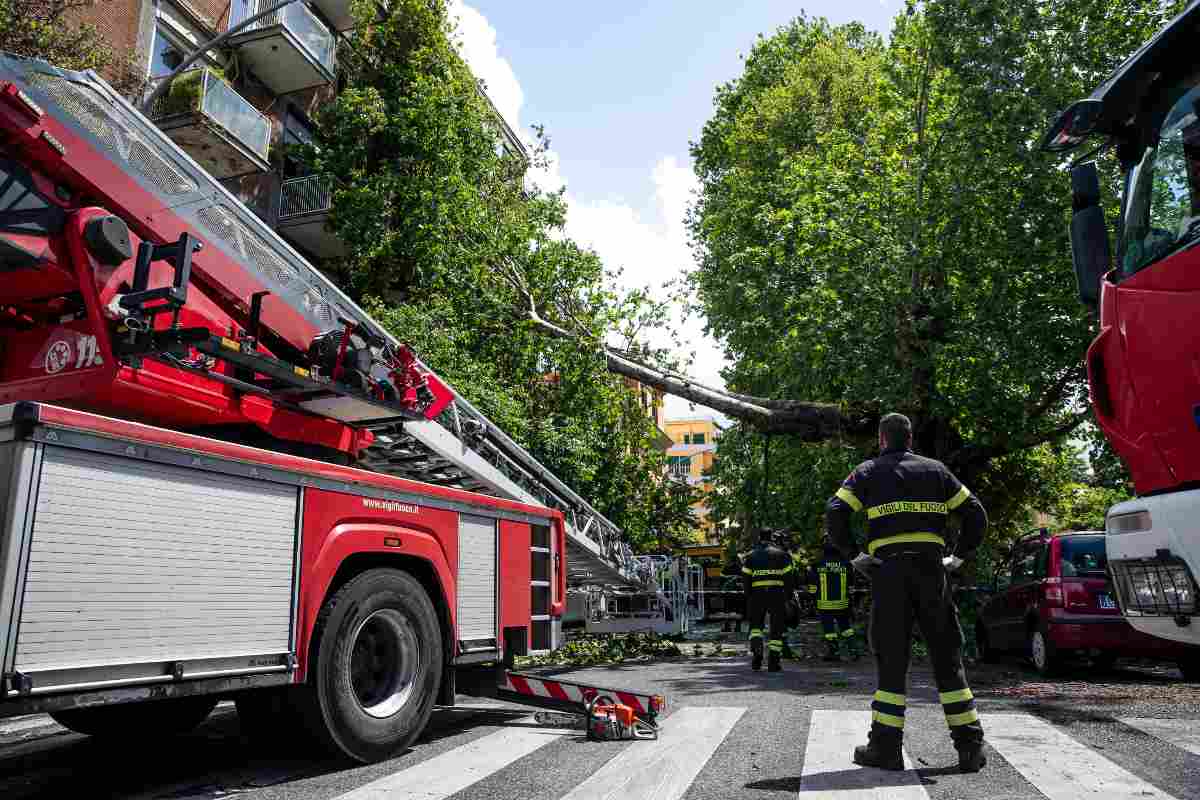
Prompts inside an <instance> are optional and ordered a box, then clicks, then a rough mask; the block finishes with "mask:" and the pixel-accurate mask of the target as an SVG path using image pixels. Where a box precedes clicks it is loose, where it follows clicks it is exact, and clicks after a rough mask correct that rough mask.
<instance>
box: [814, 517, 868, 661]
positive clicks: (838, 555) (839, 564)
mask: <svg viewBox="0 0 1200 800" xmlns="http://www.w3.org/2000/svg"><path fill="white" fill-rule="evenodd" d="M823 545H824V547H823V551H822V554H821V560H820V561H818V562H817V564H816V565H815V566H814V567H813V569H812V575H813V577H812V579H811V580H812V582H813V583H814V584H816V586H817V616H818V617H819V618H820V620H821V630H822V631H823V633H824V637H825V660H826V661H837V660H838V659H839V658H840V654H839V644H841V643H845V644H846V646H847V648H846V649H847V652H848V653H849V654H850V655H853V656H854V657H856V658H857V652H855V650H854V648H853V642H854V634H855V631H854V624H853V621H852V620H851V618H850V562H849V561H848V560H847V559H846V557H845V556H843V555H842V552H841V551H840V550H838V549H837V548H836V547H834V546H833V542H831V541H829V539H828V537H826V539H825V542H824V543H823Z"/></svg>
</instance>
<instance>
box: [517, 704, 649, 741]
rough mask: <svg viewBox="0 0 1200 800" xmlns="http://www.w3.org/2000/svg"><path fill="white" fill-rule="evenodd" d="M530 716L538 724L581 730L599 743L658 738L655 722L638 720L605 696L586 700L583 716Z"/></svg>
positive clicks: (548, 713) (545, 713) (557, 713)
mask: <svg viewBox="0 0 1200 800" xmlns="http://www.w3.org/2000/svg"><path fill="white" fill-rule="evenodd" d="M533 717H534V719H535V720H536V721H537V722H538V724H540V725H554V726H557V727H562V728H583V729H584V730H586V731H587V738H588V739H591V740H593V741H598V742H615V741H621V740H625V739H657V738H658V724H657V723H656V722H654V721H653V720H652V719H644V718H642V717H639V716H638V715H637V713H636V712H635V711H634V710H633V708H631V707H630V706H627V705H624V704H622V703H614V702H613V701H612V699H611V698H610V697H608V696H606V695H596V696H594V697H592V698H591V699H590V700H588V701H587V702H586V703H585V704H584V706H583V716H580V715H579V713H578V712H575V713H569V712H561V711H541V712H538V713H537V714H534V715H533Z"/></svg>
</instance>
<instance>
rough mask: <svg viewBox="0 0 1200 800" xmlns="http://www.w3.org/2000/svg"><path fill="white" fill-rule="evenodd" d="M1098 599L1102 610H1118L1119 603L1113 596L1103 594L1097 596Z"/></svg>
mask: <svg viewBox="0 0 1200 800" xmlns="http://www.w3.org/2000/svg"><path fill="white" fill-rule="evenodd" d="M1097 597H1098V598H1099V600H1100V607H1101V608H1116V607H1117V601H1116V600H1113V597H1112V595H1111V594H1101V595H1097Z"/></svg>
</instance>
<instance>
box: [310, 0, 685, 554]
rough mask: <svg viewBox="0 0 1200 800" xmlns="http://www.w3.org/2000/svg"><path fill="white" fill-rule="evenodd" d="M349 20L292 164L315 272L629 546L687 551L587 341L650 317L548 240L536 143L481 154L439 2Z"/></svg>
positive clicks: (625, 397)
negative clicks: (328, 201)
mask: <svg viewBox="0 0 1200 800" xmlns="http://www.w3.org/2000/svg"><path fill="white" fill-rule="evenodd" d="M359 11H360V12H361V13H362V14H365V15H367V16H365V17H363V18H362V19H363V22H364V24H362V25H360V26H359V27H358V28H357V29H356V31H355V45H354V47H353V48H346V49H345V50H346V51H347V52H346V56H345V58H342V57H341V55H340V54H339V60H340V65H339V68H340V69H341V70H342V71H343V73H344V76H345V77H344V80H345V87H344V88H343V90H342V91H341V92H340V93H339V95H338V97H337V99H336V100H335V101H333V102H332V103H331V104H330V105H329V106H328V107H327V108H326V109H325V111H324V114H323V116H322V117H321V119H320V120H319V126H318V128H319V130H318V134H317V138H316V141H315V142H314V146H313V147H311V148H309V149H308V151H307V153H306V154H305V155H306V158H307V160H308V161H309V162H310V164H311V166H312V168H313V169H314V170H316V171H319V172H322V173H324V174H327V175H330V176H333V178H334V190H333V215H332V225H333V229H334V231H335V232H336V233H337V234H338V236H339V237H340V238H341V239H342V241H343V242H345V244H346V245H347V249H348V252H349V255H348V256H347V258H345V259H344V260H342V261H340V262H339V263H335V264H333V265H330V266H331V272H332V273H333V275H334V276H335V278H336V279H337V280H338V281H339V282H340V283H341V284H342V285H343V287H345V288H346V289H347V290H348V291H349V292H350V293H351V294H352V295H353V296H355V297H356V298H357V299H359V300H361V301H363V302H365V303H366V304H367V307H368V308H369V310H370V311H371V312H372V313H373V314H374V315H375V316H376V317H377V318H378V319H379V320H380V322H381V323H383V324H384V325H386V326H387V327H388V328H389V329H390V330H391V331H392V332H393V333H394V334H395V335H396V336H397V337H399V338H400V339H402V340H405V341H408V342H410V343H412V344H413V345H414V347H415V348H416V350H417V352H419V353H420V354H421V356H422V359H423V360H424V361H425V362H426V363H428V364H429V365H430V367H432V368H433V369H434V370H435V371H436V372H438V374H439V375H441V376H442V377H444V378H445V379H447V380H448V381H449V382H450V383H451V384H453V385H454V386H455V388H456V389H458V391H459V392H461V393H462V394H463V395H464V396H465V397H467V398H468V399H470V401H471V402H472V403H473V404H475V405H476V406H477V407H479V408H480V409H481V410H482V411H483V412H484V413H485V414H487V415H488V416H489V417H490V418H491V419H492V420H493V421H494V422H495V423H496V424H497V425H499V426H500V427H501V428H502V429H503V430H504V431H505V432H506V433H507V434H508V435H509V436H511V437H512V438H513V439H514V440H516V441H517V442H518V443H519V444H521V445H522V446H524V447H525V448H527V449H528V450H529V451H530V452H531V453H532V454H533V455H534V456H535V457H536V458H538V459H539V460H540V461H542V462H543V463H544V464H545V465H546V466H547V467H549V468H550V469H551V470H552V471H553V472H554V473H555V474H556V475H557V476H558V477H559V478H560V479H562V480H563V481H565V482H566V483H567V484H568V485H570V486H572V488H574V489H575V490H576V491H578V492H579V493H580V494H582V495H583V496H584V497H586V498H587V499H588V501H589V502H591V503H592V504H593V505H594V506H595V507H596V508H597V509H598V510H600V511H601V512H602V513H603V514H605V516H607V517H608V518H609V519H611V520H612V521H613V522H615V523H616V524H617V525H619V526H621V527H622V528H623V529H624V530H625V531H626V533H627V534H628V535H629V537H630V540H631V542H632V543H633V545H634V546H635V548H637V549H640V550H644V549H647V548H649V549H658V548H661V547H667V546H671V545H673V544H677V543H680V542H684V541H690V540H691V539H692V538H694V535H695V524H694V521H693V518H692V515H691V513H690V511H689V508H688V506H689V505H690V503H691V502H692V501H693V499H694V497H693V494H692V490H691V489H690V488H689V487H687V486H686V485H683V484H679V483H676V482H674V481H669V480H667V479H666V468H665V467H666V465H665V458H664V455H663V453H662V452H661V451H660V450H659V446H658V443H659V441H660V437H661V434H660V432H659V431H657V429H656V427H655V425H654V423H653V421H652V420H651V418H650V417H649V416H648V414H647V411H646V409H644V408H642V407H641V406H640V405H639V401H638V399H637V397H638V396H637V394H636V393H635V392H634V391H632V390H631V387H630V385H629V384H628V383H627V382H626V380H625V379H623V378H621V377H619V376H616V375H613V374H611V373H609V372H608V370H607V361H606V358H605V355H604V353H603V351H602V349H601V347H600V344H599V343H602V342H604V341H606V340H607V339H608V338H609V337H610V332H611V331H621V330H626V331H632V330H635V329H637V327H638V320H639V318H640V317H641V316H645V315H651V316H652V315H653V309H651V308H649V307H648V306H647V305H646V303H645V302H644V299H645V298H644V297H642V296H632V297H622V296H618V295H617V294H616V293H614V292H613V291H611V290H610V289H609V286H610V285H611V281H610V280H609V279H608V277H607V276H606V274H605V271H604V266H603V265H602V264H601V262H600V260H599V259H598V258H597V257H596V255H595V254H594V253H592V252H590V251H586V250H584V249H582V248H580V247H578V246H577V245H576V244H574V243H573V242H572V241H570V240H569V239H568V238H567V237H566V236H565V235H564V232H563V225H564V221H565V213H566V208H565V204H564V201H563V198H562V196H561V194H560V193H559V194H555V193H546V192H543V191H541V190H540V189H538V188H537V187H536V186H534V185H533V184H532V182H530V181H527V180H526V176H527V173H528V171H529V169H530V167H531V165H532V166H536V165H538V164H539V162H540V160H541V159H542V158H543V152H544V146H545V142H544V139H542V138H541V136H540V132H538V134H537V141H536V143H535V147H534V149H533V151H532V153H531V154H529V157H528V160H527V159H526V158H525V157H523V156H522V154H520V153H510V152H506V151H505V150H504V149H502V148H501V147H499V146H498V142H499V141H500V137H499V133H500V131H499V125H500V124H501V123H500V121H499V120H498V119H497V117H496V116H495V113H496V112H495V111H494V110H493V109H492V108H491V107H490V105H489V103H488V102H487V100H486V99H485V98H484V97H483V96H482V95H481V93H480V91H479V89H478V87H477V84H476V79H475V78H474V76H472V74H471V72H470V70H469V69H468V68H467V66H466V65H465V64H464V63H463V61H462V59H461V57H460V56H459V55H458V53H457V52H456V50H455V47H454V44H453V34H452V27H451V25H452V21H451V20H450V19H448V17H447V13H446V9H445V7H444V5H443V4H442V3H441V2H432V3H431V2H428V1H427V0H401V1H400V2H394V3H391V4H389V6H388V9H387V11H385V12H383V13H382V16H380V15H379V12H378V10H377V8H376V6H375V4H373V3H367V4H364V6H363V7H362V8H360V9H359ZM547 325H549V326H550V327H552V328H554V329H556V330H558V331H559V332H561V333H562V334H563V335H561V336H560V335H552V336H547V335H546V329H545V327H546V326H547ZM568 331H569V332H568ZM581 343H582V346H581ZM630 344H632V342H630Z"/></svg>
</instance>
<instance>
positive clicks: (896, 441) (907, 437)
mask: <svg viewBox="0 0 1200 800" xmlns="http://www.w3.org/2000/svg"><path fill="white" fill-rule="evenodd" d="M879 433H880V434H881V435H882V436H883V441H884V444H886V445H887V448H888V449H889V450H899V449H901V448H904V447H908V446H909V445H911V444H912V435H913V434H912V421H911V420H909V418H908V417H906V416H904V415H903V414H897V413H895V412H892V413H891V414H884V415H883V419H881V420H879Z"/></svg>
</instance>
